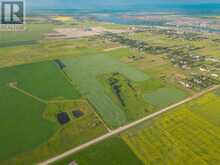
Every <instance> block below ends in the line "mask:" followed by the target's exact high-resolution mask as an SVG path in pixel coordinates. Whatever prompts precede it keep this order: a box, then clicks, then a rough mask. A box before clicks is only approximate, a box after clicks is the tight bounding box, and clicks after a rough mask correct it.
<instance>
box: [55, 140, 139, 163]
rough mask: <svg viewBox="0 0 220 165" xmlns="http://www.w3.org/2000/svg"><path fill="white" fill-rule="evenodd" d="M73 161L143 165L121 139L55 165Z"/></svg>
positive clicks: (99, 145) (105, 143) (90, 149)
mask: <svg viewBox="0 0 220 165" xmlns="http://www.w3.org/2000/svg"><path fill="white" fill-rule="evenodd" d="M72 161H75V162H76V163H78V164H80V165H88V164H89V165H97V162H98V164H102V165H104V164H105V165H119V164H120V165H143V163H142V162H141V161H140V160H139V159H138V158H137V157H136V155H135V154H134V153H133V152H132V151H131V150H130V149H129V147H128V146H127V145H126V144H125V143H124V142H123V140H121V139H120V138H119V137H114V138H112V139H109V140H106V141H103V142H101V143H100V144H97V145H95V146H92V147H90V148H88V149H86V150H84V151H81V152H79V153H77V154H76V155H74V156H69V157H67V158H66V159H64V160H61V161H58V162H57V163H54V165H66V164H69V163H70V162H72Z"/></svg>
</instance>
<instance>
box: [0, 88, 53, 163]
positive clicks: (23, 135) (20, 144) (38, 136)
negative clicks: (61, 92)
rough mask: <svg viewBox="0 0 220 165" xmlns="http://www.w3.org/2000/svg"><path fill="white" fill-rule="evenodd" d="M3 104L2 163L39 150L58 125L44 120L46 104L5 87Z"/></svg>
mask: <svg viewBox="0 0 220 165" xmlns="http://www.w3.org/2000/svg"><path fill="white" fill-rule="evenodd" d="M0 105H1V108H0V129H1V134H0V141H1V147H0V162H1V160H5V159H8V158H9V157H11V156H15V155H17V154H18V153H21V152H25V151H27V150H30V149H32V148H35V147H37V146H38V145H39V144H42V143H44V142H45V141H46V140H47V139H48V138H49V137H50V136H51V135H52V134H53V133H54V132H55V129H56V125H54V124H53V123H51V122H49V121H46V120H44V119H43V111H44V108H45V105H44V104H42V103H39V102H37V101H35V100H33V99H32V98H30V97H28V96H25V95H23V94H21V93H18V92H17V91H15V90H14V89H11V88H9V87H6V86H4V85H2V84H1V86H0ZM0 164H1V163H0Z"/></svg>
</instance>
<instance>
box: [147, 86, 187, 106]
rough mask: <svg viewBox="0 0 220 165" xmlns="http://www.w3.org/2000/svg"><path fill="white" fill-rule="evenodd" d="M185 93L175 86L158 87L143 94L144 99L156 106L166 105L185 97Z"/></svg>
mask: <svg viewBox="0 0 220 165" xmlns="http://www.w3.org/2000/svg"><path fill="white" fill-rule="evenodd" d="M186 96H187V94H186V93H185V92H184V91H182V90H179V89H176V88H173V87H172V88H168V87H166V88H160V89H158V90H157V91H154V92H152V93H147V94H146V95H145V100H146V101H147V102H149V103H151V104H152V105H154V106H156V107H158V108H164V107H168V106H169V105H171V104H174V103H176V102H178V101H181V100H183V99H184V98H186Z"/></svg>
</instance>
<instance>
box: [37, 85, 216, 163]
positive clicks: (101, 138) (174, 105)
mask: <svg viewBox="0 0 220 165" xmlns="http://www.w3.org/2000/svg"><path fill="white" fill-rule="evenodd" d="M217 88H220V85H217V86H214V87H212V88H209V89H207V90H205V91H203V92H200V93H197V94H195V95H194V96H192V97H189V98H187V99H185V100H183V101H180V102H178V103H176V104H173V105H171V106H169V107H167V108H164V109H162V110H160V111H158V112H155V113H153V114H151V115H149V116H146V117H144V118H142V119H140V120H137V121H134V122H132V123H130V124H127V125H125V126H123V127H120V128H117V129H115V130H113V131H111V132H109V133H107V134H105V135H103V136H100V137H98V138H96V139H94V140H91V141H89V142H87V143H84V144H82V145H80V146H78V147H76V148H73V149H71V150H69V151H66V152H64V153H63V154H60V155H58V156H56V157H53V158H51V159H49V160H46V161H45V162H42V163H39V164H38V165H48V164H51V163H54V162H56V161H58V160H60V159H63V158H65V157H67V156H69V155H72V154H74V153H76V152H78V151H80V150H82V149H85V148H87V147H89V146H91V145H94V144H96V143H99V142H101V141H103V140H105V139H107V138H110V137H112V136H114V135H117V134H120V133H122V132H124V131H126V130H128V129H130V128H132V127H135V126H137V125H139V124H141V123H143V122H145V121H147V120H150V119H152V118H155V117H156V116H159V115H161V114H163V113H165V112H167V111H169V110H172V109H173V108H175V107H178V106H180V105H182V104H185V103H187V102H189V101H192V100H194V99H196V98H198V97H200V96H202V95H204V94H206V93H208V92H211V91H213V90H215V89H217Z"/></svg>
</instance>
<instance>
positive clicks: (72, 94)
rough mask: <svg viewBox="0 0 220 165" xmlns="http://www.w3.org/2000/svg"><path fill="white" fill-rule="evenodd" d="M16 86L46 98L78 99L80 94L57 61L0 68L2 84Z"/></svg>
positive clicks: (0, 81)
mask: <svg viewBox="0 0 220 165" xmlns="http://www.w3.org/2000/svg"><path fill="white" fill-rule="evenodd" d="M10 83H13V84H14V85H15V86H16V87H18V88H20V89H22V90H24V91H26V92H29V93H30V94H32V95H34V96H37V97H39V98H41V99H44V100H51V99H60V98H61V99H77V98H79V97H80V94H79V93H78V92H77V90H76V89H75V88H74V86H73V85H72V84H71V83H70V82H68V80H67V78H66V77H65V75H64V73H62V71H61V70H60V68H59V67H58V66H57V65H56V64H55V62H52V61H51V62H43V63H35V64H29V65H20V66H16V67H10V68H4V69H1V70H0V84H1V85H2V86H9V85H10Z"/></svg>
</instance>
